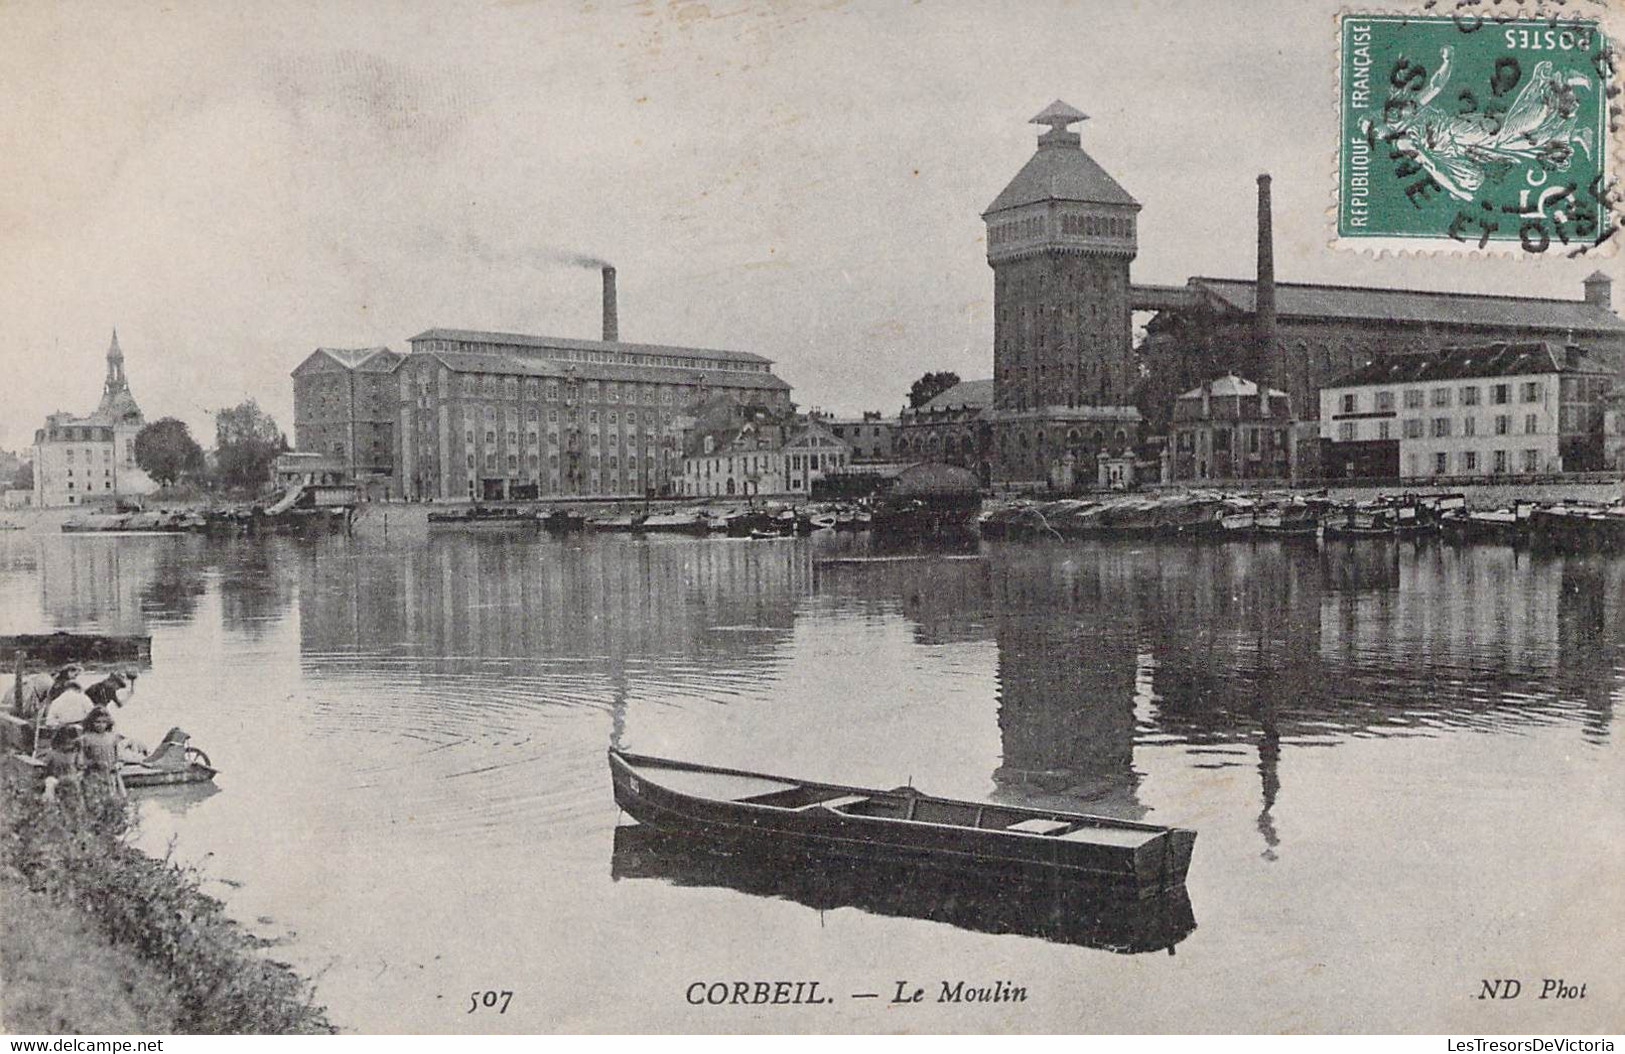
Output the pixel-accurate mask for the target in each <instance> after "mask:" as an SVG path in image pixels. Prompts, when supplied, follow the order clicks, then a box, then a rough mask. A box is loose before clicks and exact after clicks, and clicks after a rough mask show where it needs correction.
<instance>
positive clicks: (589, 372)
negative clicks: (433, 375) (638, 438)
mask: <svg viewBox="0 0 1625 1054" xmlns="http://www.w3.org/2000/svg"><path fill="white" fill-rule="evenodd" d="M415 354H419V355H428V356H430V357H432V358H434V359H437V360H439V361H440V362H441V363H442V364H443V365H444V366H445V367H446V368H447V369H448V370H451V371H452V372H453V373H496V374H502V375H504V376H507V375H512V376H518V377H551V378H557V379H562V378H564V377H567V376H572V375H573V376H578V377H580V378H581V379H582V380H587V381H640V382H643V383H645V384H675V383H693V382H694V380H695V379H696V378H704V380H705V383H706V385H707V386H709V387H712V388H763V389H771V390H775V391H789V390H790V385H789V383H788V382H786V381H783V380H781V379H779V378H778V377H776V376H774V375H773V374H771V373H740V372H736V371H733V370H707V369H705V368H703V367H698V368H696V367H680V366H623V365H621V364H619V363H614V362H592V363H584V364H576V363H570V362H561V361H559V360H557V359H540V358H538V359H532V358H525V357H523V356H519V355H500V354H497V355H493V354H489V353H482V352H472V351H429V352H417V353H415ZM572 369H573V373H572Z"/></svg>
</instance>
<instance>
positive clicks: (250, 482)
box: [214, 399, 288, 490]
mask: <svg viewBox="0 0 1625 1054" xmlns="http://www.w3.org/2000/svg"><path fill="white" fill-rule="evenodd" d="M287 449H288V440H287V437H286V436H284V435H283V434H282V432H281V431H280V430H279V429H278V428H277V426H276V421H275V420H274V419H272V417H271V415H270V414H268V413H266V412H265V411H264V410H261V409H260V406H259V403H257V402H255V401H254V400H253V399H246V400H244V401H243V402H240V403H238V404H237V405H236V406H233V407H232V408H231V409H229V410H220V411H218V412H216V413H215V415H214V459H215V473H216V474H217V475H218V476H219V477H220V481H221V482H222V483H224V484H225V485H226V486H228V487H242V488H245V489H248V490H258V489H259V488H260V486H261V485H262V484H264V483H266V482H268V481H269V480H270V478H271V465H272V464H273V463H274V462H275V461H276V456H277V455H278V454H280V453H282V452H283V451H285V450H287Z"/></svg>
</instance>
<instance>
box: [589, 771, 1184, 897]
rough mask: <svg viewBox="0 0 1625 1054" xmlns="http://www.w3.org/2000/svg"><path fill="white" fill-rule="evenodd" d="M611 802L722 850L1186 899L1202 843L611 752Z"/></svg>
mask: <svg viewBox="0 0 1625 1054" xmlns="http://www.w3.org/2000/svg"><path fill="white" fill-rule="evenodd" d="M609 767H610V776H611V779H612V781H613V784H614V790H615V802H616V804H617V805H619V806H620V807H621V808H622V809H624V810H626V812H627V813H628V814H630V815H631V816H632V818H633V819H635V820H637V821H638V822H640V823H644V824H648V825H649V826H651V827H654V828H657V829H660V830H665V831H670V832H681V833H684V834H686V835H689V836H692V837H701V838H705V839H711V840H718V841H721V842H724V843H735V842H744V843H752V842H754V843H756V844H758V845H760V844H762V843H764V842H765V843H768V844H771V843H783V844H790V845H795V846H796V847H797V848H798V850H799V851H803V852H810V853H812V854H813V855H814V856H815V857H823V856H826V855H827V856H830V857H859V858H875V859H879V860H884V861H887V862H890V863H897V862H912V863H916V864H923V865H928V866H936V867H943V868H948V869H951V870H954V871H956V872H964V873H977V874H982V875H985V876H996V877H1009V878H1011V879H1023V880H1031V879H1033V878H1042V879H1044V880H1046V881H1055V880H1060V881H1062V882H1077V883H1080V884H1090V885H1097V886H1109V887H1112V888H1114V889H1116V890H1118V891H1119V892H1123V893H1130V894H1132V895H1133V896H1136V897H1140V898H1146V897H1152V896H1155V895H1156V894H1158V893H1159V892H1162V891H1165V890H1172V889H1176V888H1180V887H1182V886H1183V885H1184V882H1185V873H1186V872H1187V871H1188V870H1189V869H1190V861H1191V850H1192V848H1193V847H1194V845H1195V843H1196V832H1195V831H1189V830H1183V829H1180V828H1170V827H1159V826H1156V825H1155V824H1148V823H1135V822H1132V821H1129V820H1116V819H1111V818H1109V817H1103V816H1088V815H1084V814H1082V813H1068V812H1057V811H1054V810H1050V809H1031V808H1023V807H1020V806H1012V805H998V804H993V803H981V802H969V801H956V800H953V799H950V798H938V797H934V796H932V795H929V794H923V793H921V792H920V791H917V790H915V789H914V788H912V787H899V788H897V789H895V790H873V789H869V788H862V787H846V786H841V785H839V784H831V783H814V782H810V781H807V780H796V779H784V778H780V777H777V776H765V775H762V774H760V773H755V772H745V771H742V770H740V769H726V768H717V767H714V766H709V765H696V764H692V763H689V762H683V761H669V760H666V759H663V758H654V757H647V756H643V755H638V754H628V753H625V752H623V751H620V750H616V749H613V748H611V750H610V752H609Z"/></svg>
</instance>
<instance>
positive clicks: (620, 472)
mask: <svg viewBox="0 0 1625 1054" xmlns="http://www.w3.org/2000/svg"><path fill="white" fill-rule="evenodd" d="M603 277H604V339H603V340H575V339H569V338H563V337H541V336H530V335H525V334H518V333H491V332H484V331H473V330H458V329H430V330H427V331H425V332H423V333H419V334H418V335H417V336H415V337H413V338H411V341H410V344H411V349H412V350H411V352H410V354H408V355H407V356H406V359H405V361H404V362H402V363H401V364H400V367H399V368H398V369H397V371H396V379H397V384H398V398H399V412H398V421H399V424H398V434H399V441H398V447H399V457H398V460H397V465H396V485H397V488H398V492H399V493H401V494H402V495H403V496H405V497H406V498H408V499H413V500H448V501H466V500H505V499H535V498H550V497H560V496H568V497H642V496H647V495H649V494H666V493H671V492H672V491H673V490H674V488H675V484H676V482H677V480H678V479H679V477H680V476H681V474H682V468H683V464H682V461H683V449H682V439H683V433H684V429H685V427H686V426H687V424H688V421H687V420H686V415H687V412H688V410H689V409H690V408H691V407H693V406H695V405H697V404H700V403H704V402H706V401H707V400H709V399H711V398H712V397H713V396H724V397H726V398H728V399H730V400H732V401H735V402H737V403H739V404H740V405H751V406H762V407H766V408H768V409H770V410H773V411H775V412H788V411H789V410H790V386H789V385H788V384H786V383H785V382H784V381H783V380H781V379H779V378H778V377H777V376H775V375H774V373H773V363H772V361H771V360H769V359H766V358H763V357H762V356H760V355H755V354H752V353H750V352H742V351H718V350H712V349H704V348H683V347H670V346H665V345H658V344H630V343H625V342H622V341H621V340H619V339H618V337H619V324H618V319H617V314H618V309H617V305H616V299H615V276H614V269H613V268H605V269H604V276H603Z"/></svg>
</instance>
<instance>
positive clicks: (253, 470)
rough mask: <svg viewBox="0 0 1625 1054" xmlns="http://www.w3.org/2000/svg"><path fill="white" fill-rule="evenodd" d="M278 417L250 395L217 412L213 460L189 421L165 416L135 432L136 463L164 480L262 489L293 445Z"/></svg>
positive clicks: (159, 481)
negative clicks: (289, 444)
mask: <svg viewBox="0 0 1625 1054" xmlns="http://www.w3.org/2000/svg"><path fill="white" fill-rule="evenodd" d="M288 449H289V447H288V437H287V436H285V435H283V433H282V431H281V429H279V428H278V427H277V424H276V420H275V419H274V418H272V417H271V415H270V414H268V413H266V412H265V411H264V410H262V409H260V406H259V403H257V402H255V401H254V400H253V399H246V400H244V401H243V402H241V403H238V404H237V405H236V406H233V407H231V408H230V409H226V410H220V411H217V412H216V413H215V415H214V458H213V463H212V464H211V463H210V459H209V458H207V457H205V456H204V453H203V448H202V447H201V446H199V445H198V442H197V440H196V439H194V438H192V430H191V429H190V428H188V427H187V425H186V422H184V421H181V420H178V419H176V418H173V417H165V418H161V419H160V420H157V421H154V422H152V423H151V424H149V425H147V426H146V427H145V428H143V429H142V430H141V431H140V432H138V433H137V434H136V437H135V450H134V453H135V463H136V464H137V465H139V466H141V470H142V471H143V472H145V473H146V474H147V475H149V476H151V477H152V478H153V480H154V481H156V482H157V483H159V484H161V485H163V486H174V485H175V484H177V483H180V482H183V481H185V482H195V483H202V484H205V485H208V486H219V487H226V488H230V489H236V490H249V491H257V490H259V489H260V487H262V486H263V485H264V484H265V483H267V482H268V481H269V480H270V478H271V466H272V465H273V464H274V463H275V462H276V456H277V455H278V454H280V453H283V452H284V451H286V450H288Z"/></svg>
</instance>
